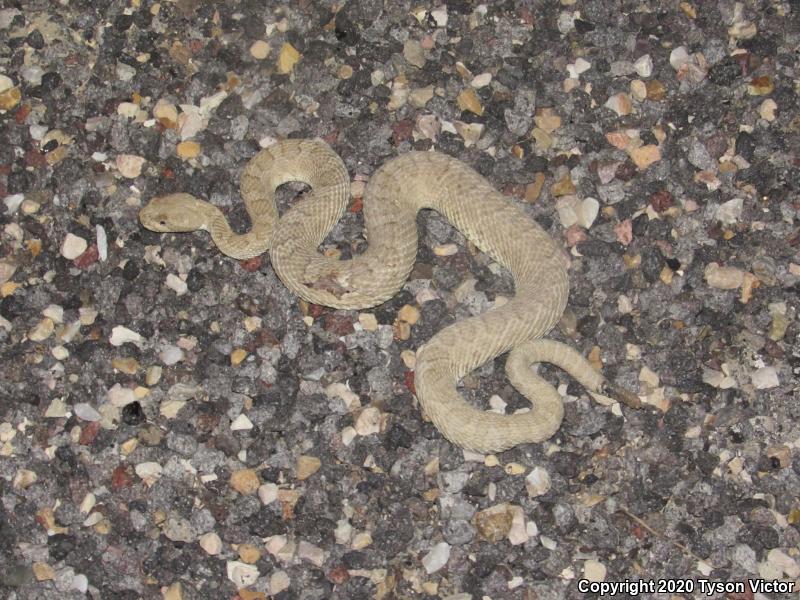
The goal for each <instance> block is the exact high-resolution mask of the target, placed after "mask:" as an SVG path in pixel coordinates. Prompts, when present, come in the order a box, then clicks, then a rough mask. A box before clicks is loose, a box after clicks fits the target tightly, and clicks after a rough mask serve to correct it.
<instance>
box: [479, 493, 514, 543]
mask: <svg viewBox="0 0 800 600" xmlns="http://www.w3.org/2000/svg"><path fill="white" fill-rule="evenodd" d="M513 521H514V514H513V512H512V511H511V510H510V507H509V505H508V503H506V502H503V503H502V504H496V505H495V506H490V507H489V508H487V509H485V510H482V511H479V512H477V513H475V529H476V530H477V531H478V534H479V535H480V536H481V537H482V538H483V539H485V540H486V541H487V542H489V543H497V542H500V541H501V540H504V539H506V537H508V532H509V531H511V525H512V524H513Z"/></svg>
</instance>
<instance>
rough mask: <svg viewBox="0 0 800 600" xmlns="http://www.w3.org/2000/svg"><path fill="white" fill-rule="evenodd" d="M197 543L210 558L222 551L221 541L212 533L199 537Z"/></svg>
mask: <svg viewBox="0 0 800 600" xmlns="http://www.w3.org/2000/svg"><path fill="white" fill-rule="evenodd" d="M198 543H199V544H200V547H201V548H202V549H203V550H205V551H206V553H207V554H209V555H211V556H216V555H217V554H219V553H220V552H221V551H222V540H221V539H220V537H219V536H218V535H217V534H216V533H214V532H213V531H210V532H208V533H204V534H203V535H201V536H200V539H199V540H198Z"/></svg>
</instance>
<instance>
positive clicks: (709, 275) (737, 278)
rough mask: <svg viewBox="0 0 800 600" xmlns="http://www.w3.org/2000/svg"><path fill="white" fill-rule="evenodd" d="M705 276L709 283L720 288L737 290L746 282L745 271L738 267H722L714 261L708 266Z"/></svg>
mask: <svg viewBox="0 0 800 600" xmlns="http://www.w3.org/2000/svg"><path fill="white" fill-rule="evenodd" d="M704 276H705V278H706V281H707V282H708V285H710V286H711V287H714V288H717V289H720V290H735V289H737V288H739V287H741V285H742V283H744V271H743V270H742V269H739V268H737V267H720V266H719V264H717V263H715V262H712V263H709V264H708V266H706V269H705V272H704Z"/></svg>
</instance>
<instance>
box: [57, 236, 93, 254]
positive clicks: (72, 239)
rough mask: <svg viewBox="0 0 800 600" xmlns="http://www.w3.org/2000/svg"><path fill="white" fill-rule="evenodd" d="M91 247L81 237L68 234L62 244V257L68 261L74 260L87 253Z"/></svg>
mask: <svg viewBox="0 0 800 600" xmlns="http://www.w3.org/2000/svg"><path fill="white" fill-rule="evenodd" d="M88 247H89V244H88V242H87V241H86V240H85V239H83V238H82V237H80V236H77V235H75V234H73V233H68V234H67V236H66V237H65V238H64V241H63V242H61V256H63V257H64V258H66V259H67V260H74V259H76V258H78V257H79V256H80V255H81V254H83V253H84V252H85V251H86V248H88Z"/></svg>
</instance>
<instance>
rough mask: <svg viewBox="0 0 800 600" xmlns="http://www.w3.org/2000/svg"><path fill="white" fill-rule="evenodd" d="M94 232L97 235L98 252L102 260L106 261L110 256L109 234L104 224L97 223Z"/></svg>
mask: <svg viewBox="0 0 800 600" xmlns="http://www.w3.org/2000/svg"><path fill="white" fill-rule="evenodd" d="M94 233H95V235H96V236H97V254H98V256H99V257H100V262H105V261H106V259H107V258H108V236H107V235H106V230H105V228H104V227H103V226H102V225H95V227H94Z"/></svg>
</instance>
